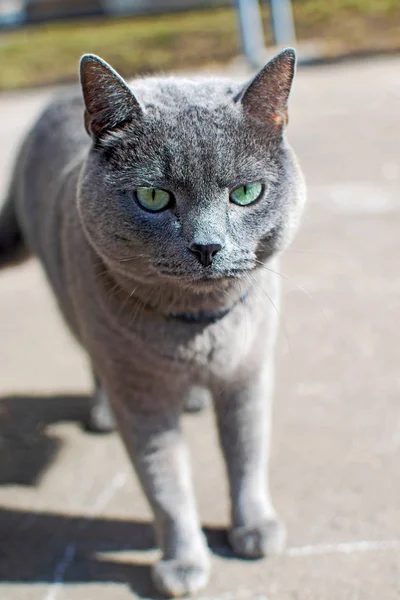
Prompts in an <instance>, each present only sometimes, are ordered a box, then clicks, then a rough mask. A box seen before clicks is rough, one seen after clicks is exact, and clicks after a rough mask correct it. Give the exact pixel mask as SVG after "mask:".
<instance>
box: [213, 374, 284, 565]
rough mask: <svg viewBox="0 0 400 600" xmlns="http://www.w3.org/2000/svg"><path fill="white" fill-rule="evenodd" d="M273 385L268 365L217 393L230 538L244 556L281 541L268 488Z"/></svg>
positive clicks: (268, 550)
mask: <svg viewBox="0 0 400 600" xmlns="http://www.w3.org/2000/svg"><path fill="white" fill-rule="evenodd" d="M272 384H273V368H272V364H268V365H266V366H264V367H263V368H262V370H261V371H260V372H259V373H257V374H256V375H254V377H252V378H251V380H249V381H247V382H246V383H241V384H232V387H230V388H229V387H228V388H226V389H225V390H224V391H223V392H221V393H220V394H216V396H215V408H216V414H217V423H218V431H219V436H220V443H221V447H222V450H223V453H224V457H225V462H226V466H227V472H228V478H229V487H230V496H231V523H232V526H231V531H230V534H229V539H230V542H231V544H232V547H233V549H234V550H235V552H237V553H238V554H239V555H241V556H245V557H248V558H260V557H262V556H265V555H267V554H273V553H278V552H280V551H281V550H282V549H283V546H284V543H285V528H284V525H283V524H282V523H281V522H280V521H279V520H278V519H277V517H276V513H275V510H274V508H273V505H272V502H271V500H270V497H269V490H268V454H269V438H270V425H271V423H270V420H271V410H270V408H271V391H272Z"/></svg>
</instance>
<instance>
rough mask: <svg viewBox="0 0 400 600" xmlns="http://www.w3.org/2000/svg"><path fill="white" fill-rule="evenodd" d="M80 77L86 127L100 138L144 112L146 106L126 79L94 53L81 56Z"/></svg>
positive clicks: (90, 132)
mask: <svg viewBox="0 0 400 600" xmlns="http://www.w3.org/2000/svg"><path fill="white" fill-rule="evenodd" d="M80 77H81V85H82V92H83V99H84V101H85V107H86V111H85V128H86V131H87V132H88V133H89V134H90V135H94V136H95V137H99V136H100V135H101V134H102V133H103V132H105V131H111V130H112V129H115V127H117V126H118V125H121V124H122V123H124V122H126V121H129V120H132V118H134V117H135V116H136V117H137V116H139V115H141V114H142V107H141V106H140V104H139V101H138V100H137V99H136V98H135V96H134V94H133V93H132V91H131V90H130V89H129V87H128V85H127V84H126V83H125V81H124V80H123V79H122V77H120V76H119V75H118V73H117V72H116V71H114V69H113V68H112V67H110V65H108V64H107V63H106V62H105V61H104V60H102V59H101V58H99V57H98V56H95V55H94V54H85V55H84V56H83V57H82V59H81V64H80Z"/></svg>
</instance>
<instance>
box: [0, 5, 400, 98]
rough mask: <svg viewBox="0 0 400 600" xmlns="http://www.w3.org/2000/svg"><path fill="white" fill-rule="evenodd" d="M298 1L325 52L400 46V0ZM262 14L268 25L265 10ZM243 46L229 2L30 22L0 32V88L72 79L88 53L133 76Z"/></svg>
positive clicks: (222, 57) (309, 35)
mask: <svg viewBox="0 0 400 600" xmlns="http://www.w3.org/2000/svg"><path fill="white" fill-rule="evenodd" d="M293 4H294V14H295V20H296V30H297V36H298V39H299V40H309V39H322V40H323V41H324V44H325V45H326V46H327V47H328V53H329V48H331V53H333V54H335V53H339V54H340V53H341V52H346V51H350V52H351V51H356V50H359V49H363V50H364V49H371V50H381V49H385V50H386V49H391V48H392V49H393V48H396V49H399V48H400V1H399V0H294V2H293ZM264 16H265V21H266V24H268V13H267V11H266V10H265V11H264ZM266 29H267V39H266V43H267V44H270V43H271V39H270V37H269V33H268V27H267V28H266ZM239 51H240V48H239V39H238V35H237V22H236V15H235V13H234V11H233V10H232V9H229V8H219V9H210V10H204V11H193V12H185V13H179V14H171V15H164V16H156V17H141V18H129V19H120V20H102V19H98V20H91V21H79V22H73V23H71V22H70V23H52V24H46V25H42V26H35V27H33V26H32V27H29V28H26V29H24V30H19V31H10V32H5V33H2V34H0V65H1V66H0V90H5V89H10V88H17V87H27V86H34V85H43V84H53V83H59V82H67V81H74V80H76V77H77V64H78V60H79V57H80V55H81V54H83V53H85V52H91V53H95V54H99V55H100V56H102V57H103V58H104V59H105V60H107V61H108V62H110V63H111V64H112V65H113V66H114V67H115V68H117V69H118V70H119V71H121V73H123V74H124V75H126V76H131V75H133V74H139V75H141V74H146V73H153V72H155V71H169V70H171V69H172V70H180V69H188V68H196V67H200V66H203V65H210V64H223V63H225V62H227V61H229V60H231V59H232V58H233V57H234V56H236V55H237V54H238V53H239Z"/></svg>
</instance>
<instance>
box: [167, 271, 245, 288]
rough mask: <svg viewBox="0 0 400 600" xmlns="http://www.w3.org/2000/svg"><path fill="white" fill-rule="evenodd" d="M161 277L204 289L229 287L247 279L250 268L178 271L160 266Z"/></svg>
mask: <svg viewBox="0 0 400 600" xmlns="http://www.w3.org/2000/svg"><path fill="white" fill-rule="evenodd" d="M158 272H159V274H160V276H161V277H163V278H167V279H169V280H170V281H171V282H173V281H174V282H177V283H181V284H182V285H187V286H190V287H193V286H196V287H201V288H203V289H209V288H215V287H229V284H232V283H233V282H236V281H237V280H241V279H243V280H244V279H246V277H248V275H249V272H250V269H230V270H227V271H214V270H212V269H209V270H206V269H204V272H202V273H187V272H186V271H185V272H183V271H176V270H172V269H163V268H158Z"/></svg>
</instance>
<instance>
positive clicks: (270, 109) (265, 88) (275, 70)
mask: <svg viewBox="0 0 400 600" xmlns="http://www.w3.org/2000/svg"><path fill="white" fill-rule="evenodd" d="M295 68H296V53H295V51H294V50H293V48H287V49H286V50H283V52H281V53H280V54H278V55H277V56H275V57H274V58H273V59H272V60H270V61H269V62H268V63H267V64H266V65H265V67H263V69H261V71H260V72H259V73H257V75H256V76H255V77H254V79H252V81H250V83H249V84H248V85H247V86H246V87H245V88H244V90H243V91H242V92H241V93H240V94H239V96H238V97H237V98H236V101H237V102H240V103H241V105H242V107H243V111H244V113H245V114H247V115H249V116H250V117H252V118H254V119H256V120H257V121H259V122H261V123H270V124H272V125H275V126H276V127H278V128H282V127H283V126H284V125H286V124H287V122H288V114H287V103H288V98H289V93H290V88H291V86H292V81H293V77H294V73H295Z"/></svg>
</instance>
